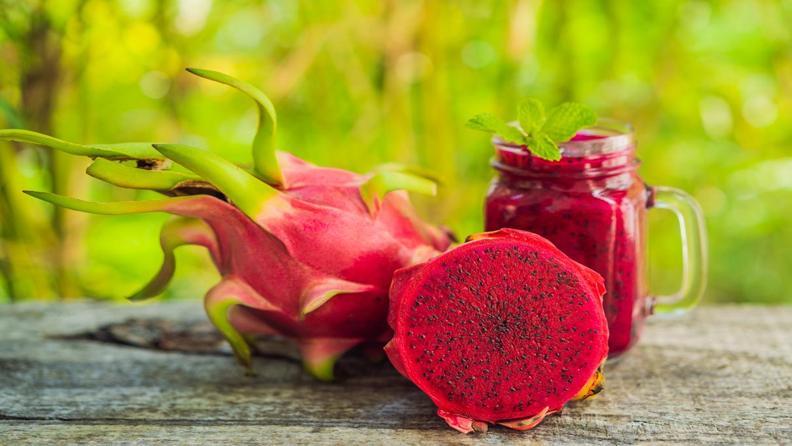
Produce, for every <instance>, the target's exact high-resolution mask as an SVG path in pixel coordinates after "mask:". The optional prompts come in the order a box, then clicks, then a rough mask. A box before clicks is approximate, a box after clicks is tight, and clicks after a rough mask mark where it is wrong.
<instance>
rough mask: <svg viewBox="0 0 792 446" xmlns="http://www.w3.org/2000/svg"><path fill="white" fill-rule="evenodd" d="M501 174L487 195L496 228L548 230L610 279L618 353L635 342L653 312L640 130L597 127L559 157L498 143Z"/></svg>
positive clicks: (488, 216)
mask: <svg viewBox="0 0 792 446" xmlns="http://www.w3.org/2000/svg"><path fill="white" fill-rule="evenodd" d="M495 148H496V156H495V159H494V161H493V166H494V167H495V169H496V170H497V171H498V176H497V177H496V178H495V179H494V180H493V182H492V185H491V187H490V190H489V194H488V196H487V201H486V208H485V225H486V229H487V230H488V231H491V230H495V229H499V228H503V227H510V228H517V229H524V230H527V231H531V232H535V233H537V234H540V235H542V236H544V237H546V238H547V239H549V240H551V241H552V242H553V243H555V245H556V246H558V248H560V249H561V250H562V251H564V252H565V253H566V254H567V255H569V256H570V257H572V258H573V259H574V260H576V261H578V262H580V263H582V264H584V265H586V266H588V267H590V268H592V269H594V270H596V271H597V272H599V273H600V274H601V275H602V277H604V278H605V286H606V288H607V290H608V291H607V294H606V295H605V298H604V306H605V314H606V315H607V318H608V324H609V327H610V345H609V347H610V357H614V356H617V355H619V354H621V353H622V352H624V351H626V350H627V349H629V348H630V347H631V346H632V345H633V343H634V342H635V341H636V340H637V339H638V336H639V335H640V331H641V329H642V327H643V322H644V319H645V318H646V316H648V314H649V311H650V310H649V305H648V302H647V297H646V296H647V289H646V282H645V277H644V276H645V267H644V257H645V256H644V253H645V249H646V245H645V243H646V237H645V227H646V224H645V223H646V221H645V215H646V209H647V201H648V200H650V192H649V189H647V187H646V186H645V185H644V183H643V181H642V180H641V178H640V177H639V176H638V174H637V172H636V168H637V166H638V161H637V160H636V158H635V146H634V141H633V137H632V133H631V132H629V130H628V129H625V130H624V131H616V130H606V129H604V128H603V129H589V130H585V131H583V132H579V133H578V134H577V135H576V136H575V137H574V138H573V139H572V140H571V141H570V142H568V143H565V144H563V145H562V158H561V160H560V161H558V162H553V161H546V160H543V159H540V158H537V157H534V156H532V155H531V154H530V153H529V152H528V151H526V150H525V149H524V148H522V147H519V146H514V145H509V144H505V143H502V142H498V141H496V142H495Z"/></svg>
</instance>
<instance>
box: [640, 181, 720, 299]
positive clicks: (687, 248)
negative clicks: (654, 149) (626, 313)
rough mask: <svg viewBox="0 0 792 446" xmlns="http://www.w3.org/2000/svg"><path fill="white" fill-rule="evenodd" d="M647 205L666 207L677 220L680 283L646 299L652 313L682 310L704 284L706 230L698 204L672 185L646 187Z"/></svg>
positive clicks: (700, 291) (700, 290)
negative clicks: (668, 291) (665, 293)
mask: <svg viewBox="0 0 792 446" xmlns="http://www.w3.org/2000/svg"><path fill="white" fill-rule="evenodd" d="M650 191H651V193H652V195H651V196H652V197H653V199H651V200H650V201H649V206H650V207H654V208H658V209H668V210H669V211H671V212H673V213H674V214H675V215H676V217H677V221H678V222H679V232H680V236H681V237H682V285H681V286H680V288H679V291H677V292H676V293H674V294H670V295H668V296H655V297H654V298H653V299H650V302H652V304H653V312H654V313H655V314H678V313H684V312H686V311H688V310H690V309H691V308H693V307H695V306H696V304H697V303H698V302H699V300H700V299H701V296H702V294H704V288H705V287H706V285H707V232H706V227H705V226H704V217H703V214H702V212H701V207H700V206H699V204H698V203H697V202H696V200H695V199H694V198H693V197H691V196H690V195H688V194H687V193H686V192H684V191H681V190H679V189H675V188H673V187H665V186H657V187H652V188H650Z"/></svg>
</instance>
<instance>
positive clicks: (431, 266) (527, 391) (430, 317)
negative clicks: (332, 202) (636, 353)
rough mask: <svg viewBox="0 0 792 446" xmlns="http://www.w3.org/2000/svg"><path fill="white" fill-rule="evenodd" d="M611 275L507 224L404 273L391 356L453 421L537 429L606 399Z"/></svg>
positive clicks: (394, 302)
mask: <svg viewBox="0 0 792 446" xmlns="http://www.w3.org/2000/svg"><path fill="white" fill-rule="evenodd" d="M604 292H605V287H604V284H603V279H602V277H600V276H599V275H598V274H597V273H595V272H594V271H592V270H590V269H588V268H586V267H585V266H583V265H581V264H579V263H576V262H575V261H573V260H571V259H570V258H569V257H567V256H566V255H565V254H563V253H562V252H561V251H559V250H558V249H557V248H556V247H555V246H553V245H552V244H551V243H550V242H549V241H547V240H546V239H544V238H542V237H540V236H538V235H536V234H533V233H529V232H524V231H518V230H514V229H502V230H499V231H495V232H487V233H481V234H477V235H474V236H471V237H470V238H469V239H468V241H467V242H466V243H464V244H462V245H460V246H458V247H456V248H454V249H452V250H450V251H447V252H445V253H444V254H441V255H439V256H437V257H435V258H433V259H431V260H428V261H427V262H425V263H423V264H419V265H414V266H411V267H407V268H404V269H401V270H399V271H397V272H396V274H395V276H394V280H393V283H392V285H391V308H390V313H389V316H388V322H389V323H390V325H391V327H392V328H393V331H394V335H393V339H391V341H390V342H389V343H388V344H387V346H386V347H385V351H386V353H387V355H388V357H389V358H390V360H391V362H392V363H393V365H394V366H395V367H396V369H398V370H399V372H400V373H401V374H402V375H404V376H405V377H407V378H408V379H410V380H411V381H412V382H413V383H415V384H416V385H417V386H418V387H419V388H420V389H421V390H423V391H424V392H425V393H426V394H427V395H428V396H429V397H430V398H431V399H432V401H434V403H435V404H436V405H437V407H438V411H437V414H438V415H439V416H440V417H442V418H443V419H444V420H445V421H446V422H447V423H448V425H449V426H451V427H452V428H454V429H456V430H458V431H460V432H463V433H470V432H473V431H486V430H487V426H488V424H493V423H496V424H500V425H503V426H506V427H509V428H512V429H517V430H527V429H531V428H532V427H534V426H536V425H537V424H539V423H540V422H541V421H542V420H543V419H544V417H545V416H547V415H549V414H552V413H556V412H559V411H560V410H561V408H562V407H563V406H564V404H565V403H567V402H568V401H571V400H578V399H583V398H586V397H589V396H591V395H593V394H595V393H597V392H598V391H599V390H600V389H601V387H602V381H603V378H602V374H601V372H600V368H601V366H602V364H603V362H604V361H605V359H606V357H607V354H608V325H607V321H606V320H605V314H604V312H603V308H602V295H603V293H604Z"/></svg>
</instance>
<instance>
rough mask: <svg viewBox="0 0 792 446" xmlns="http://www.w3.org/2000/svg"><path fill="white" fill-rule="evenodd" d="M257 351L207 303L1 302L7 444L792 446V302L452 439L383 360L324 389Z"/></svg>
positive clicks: (674, 339)
mask: <svg viewBox="0 0 792 446" xmlns="http://www.w3.org/2000/svg"><path fill="white" fill-rule="evenodd" d="M130 319H132V320H130ZM108 324H110V325H109V326H108ZM260 347H261V349H262V350H264V352H265V355H264V356H260V357H258V358H256V360H255V371H256V373H257V374H256V376H246V375H245V374H244V373H243V371H242V370H241V369H240V368H238V367H237V366H236V365H235V363H234V361H233V360H232V358H231V357H230V356H229V350H228V348H227V346H226V345H224V343H222V342H221V341H219V339H218V338H217V337H216V335H215V333H214V332H213V330H212V329H211V327H209V326H208V325H207V323H206V321H205V318H204V316H203V314H202V308H201V305H200V303H199V302H197V301H193V302H175V303H166V304H148V305H129V304H126V305H113V304H100V303H69V304H45V303H34V304H16V305H5V306H0V444H3V445H19V444H50V443H54V444H72V443H74V444H117V443H126V444H160V443H174V444H214V445H220V444H222V445H226V444H284V445H290V444H342V445H352V444H367V445H368V444H383V443H385V444H434V443H442V444H446V443H447V444H501V443H514V444H521V443H537V442H539V443H542V442H547V443H553V444H559V443H561V444H564V443H573V444H584V443H585V444H588V443H597V442H603V443H614V442H626V443H635V442H643V443H660V442H664V443H694V442H695V443H719V444H720V443H736V444H747V443H751V444H753V443H762V444H792V307H786V308H783V307H752V306H718V307H702V308H700V309H699V310H697V311H696V312H694V313H693V314H691V315H689V316H687V317H684V318H681V319H676V320H654V321H652V322H651V323H650V324H649V326H648V327H647V330H646V332H645V334H644V338H643V339H642V342H641V343H640V344H639V345H638V347H636V348H635V349H634V351H633V352H632V353H631V354H629V355H628V356H626V357H625V358H624V359H622V360H621V361H620V362H618V363H617V364H611V365H609V366H608V369H607V370H606V373H607V383H606V389H605V391H604V392H603V393H602V394H601V395H600V396H599V397H597V398H595V399H594V400H590V401H587V402H584V403H580V404H578V405H577V406H574V407H569V408H567V409H565V411H564V413H563V415H561V416H552V417H549V418H548V419H547V420H546V421H545V422H544V423H543V424H542V425H540V426H539V427H538V428H536V429H534V430H532V431H529V432H524V433H520V432H515V431H510V430H507V429H502V428H492V429H491V430H490V432H489V433H486V434H475V435H468V436H465V435H462V434H459V433H457V432H456V431H452V430H451V429H449V428H447V427H446V426H445V425H444V423H442V422H441V420H440V419H439V418H437V417H435V415H434V409H433V405H432V404H431V402H430V401H429V400H428V399H427V398H426V397H425V396H424V395H422V394H421V392H419V391H418V390H417V389H416V388H414V387H413V386H412V385H411V384H410V383H409V382H408V381H406V380H405V379H403V378H401V377H400V376H399V375H398V374H396V372H394V371H393V370H392V369H391V368H390V366H389V365H388V364H387V363H384V364H379V365H371V364H370V363H369V362H366V361H364V360H363V359H362V358H355V357H354V356H353V357H351V358H348V359H347V360H345V361H344V362H343V363H342V364H341V372H342V374H344V375H346V376H345V377H344V378H343V379H342V380H341V382H338V383H333V384H322V383H317V382H314V381H312V380H311V379H310V378H309V377H307V376H306V375H304V374H303V373H302V372H301V369H300V366H299V364H298V363H297V362H296V361H295V360H294V359H293V358H291V355H292V354H293V353H292V351H291V349H290V348H288V347H287V346H285V345H284V344H282V343H279V342H272V341H270V342H264V343H263V344H262V345H261V346H260Z"/></svg>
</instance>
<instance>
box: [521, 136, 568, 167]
mask: <svg viewBox="0 0 792 446" xmlns="http://www.w3.org/2000/svg"><path fill="white" fill-rule="evenodd" d="M528 148H529V149H531V153H533V154H534V155H536V156H538V157H539V158H544V159H546V160H550V161H558V160H560V159H561V149H559V148H558V145H557V144H556V143H555V141H553V140H552V139H551V138H550V137H549V136H547V135H546V134H544V133H540V134H539V135H537V136H535V137H532V138H531V139H530V141H528Z"/></svg>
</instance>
